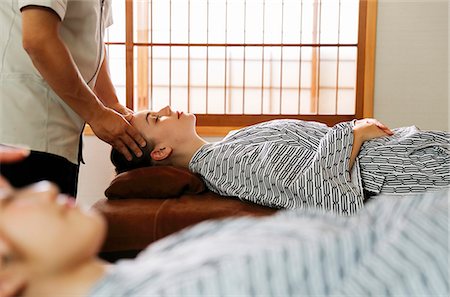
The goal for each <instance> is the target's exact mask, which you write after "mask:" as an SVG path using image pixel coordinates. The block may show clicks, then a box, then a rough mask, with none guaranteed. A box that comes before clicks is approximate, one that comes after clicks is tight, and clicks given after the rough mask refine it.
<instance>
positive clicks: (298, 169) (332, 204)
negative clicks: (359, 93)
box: [189, 120, 450, 215]
mask: <svg viewBox="0 0 450 297" xmlns="http://www.w3.org/2000/svg"><path fill="white" fill-rule="evenodd" d="M394 131H395V135H394V136H391V137H382V138H378V139H374V140H371V141H367V142H365V144H364V145H363V147H362V149H361V151H360V154H359V158H358V160H356V162H355V164H354V166H353V168H352V172H350V171H349V170H348V167H349V159H350V154H351V151H352V145H353V122H344V123H339V124H337V125H336V126H334V127H333V128H329V127H327V126H325V125H323V124H320V123H316V122H305V121H299V120H274V121H269V122H264V123H261V124H257V125H254V126H250V127H246V128H243V129H240V130H238V131H236V132H234V133H231V134H230V135H228V136H227V137H225V138H224V139H223V140H222V141H220V142H216V143H211V144H206V145H204V146H203V147H202V148H201V149H200V150H199V151H197V152H196V154H195V155H194V156H193V158H192V160H191V162H190V164H189V167H190V169H191V170H192V171H193V172H196V173H199V174H200V175H201V176H202V177H203V179H204V180H205V182H206V185H207V187H208V188H209V189H210V190H212V191H214V192H216V193H219V194H221V195H223V196H235V197H238V198H240V199H241V200H246V201H250V202H253V203H257V204H261V205H265V206H269V207H275V208H286V209H295V208H304V207H314V208H318V209H321V210H326V211H332V212H335V213H338V214H342V215H349V214H354V213H356V212H357V211H358V210H359V209H361V207H362V206H363V201H364V195H363V193H364V190H366V191H369V192H372V193H376V194H378V193H380V192H383V193H398V194H403V193H410V192H419V191H425V190H427V189H430V188H439V187H447V186H449V185H450V170H449V169H450V167H449V166H450V152H449V147H450V137H449V136H450V134H449V133H446V132H427V131H420V130H418V129H417V128H415V127H407V128H400V129H395V130H394Z"/></svg>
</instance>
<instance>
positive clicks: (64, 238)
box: [0, 182, 106, 273]
mask: <svg viewBox="0 0 450 297" xmlns="http://www.w3.org/2000/svg"><path fill="white" fill-rule="evenodd" d="M5 193H7V191H4V193H3V194H2V193H1V191H0V243H1V241H3V244H4V245H5V244H6V246H9V247H10V248H11V251H12V253H13V254H16V255H18V257H19V258H20V259H23V260H24V261H26V263H27V264H30V265H31V266H32V269H33V270H34V271H35V272H44V273H45V272H46V271H58V269H61V268H64V267H68V265H76V264H78V263H80V261H83V260H85V259H87V258H91V257H94V256H95V255H96V254H97V252H98V250H99V248H100V246H101V244H102V242H103V240H104V236H105V232H106V224H105V221H104V219H103V218H102V217H101V216H100V215H98V214H96V213H94V212H92V211H88V210H83V209H80V208H78V207H76V206H75V200H74V199H72V198H70V197H67V196H65V195H62V194H60V193H59V191H58V189H57V188H56V187H55V186H54V185H53V184H51V183H49V182H40V183H37V184H35V185H32V186H30V187H27V188H25V189H23V190H19V191H12V192H10V193H8V194H5Z"/></svg>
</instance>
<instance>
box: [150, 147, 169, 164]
mask: <svg viewBox="0 0 450 297" xmlns="http://www.w3.org/2000/svg"><path fill="white" fill-rule="evenodd" d="M171 154H172V148H171V147H170V146H158V147H155V148H154V149H153V151H152V152H151V153H150V156H151V157H152V159H153V160H155V161H162V160H165V159H167V158H168V157H170V155H171Z"/></svg>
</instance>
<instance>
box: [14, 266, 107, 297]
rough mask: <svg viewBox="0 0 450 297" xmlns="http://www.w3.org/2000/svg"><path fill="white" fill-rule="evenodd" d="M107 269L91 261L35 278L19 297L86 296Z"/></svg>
mask: <svg viewBox="0 0 450 297" xmlns="http://www.w3.org/2000/svg"><path fill="white" fill-rule="evenodd" d="M108 267H109V265H108V264H107V263H105V262H103V261H101V260H98V259H92V260H89V261H87V262H86V263H83V264H80V265H77V266H75V267H73V268H71V269H67V270H66V271H64V272H58V273H55V274H54V275H46V276H40V277H36V279H32V280H31V281H30V282H29V283H28V285H27V287H26V289H25V291H24V292H23V295H21V296H23V297H28V296H30V297H31V296H46V297H57V296H87V295H88V293H89V291H90V290H91V288H92V287H93V286H94V285H95V283H96V282H97V281H99V280H100V279H101V278H102V277H103V276H104V275H105V273H106V271H107V269H108Z"/></svg>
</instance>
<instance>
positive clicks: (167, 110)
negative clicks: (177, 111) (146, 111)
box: [161, 105, 172, 116]
mask: <svg viewBox="0 0 450 297" xmlns="http://www.w3.org/2000/svg"><path fill="white" fill-rule="evenodd" d="M161 111H162V115H165V116H170V115H171V114H172V110H171V109H170V106H169V105H167V106H166V107H164V108H163V109H161Z"/></svg>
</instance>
